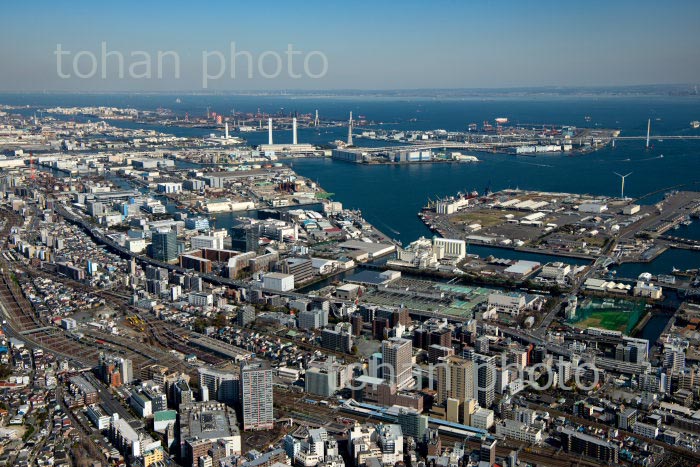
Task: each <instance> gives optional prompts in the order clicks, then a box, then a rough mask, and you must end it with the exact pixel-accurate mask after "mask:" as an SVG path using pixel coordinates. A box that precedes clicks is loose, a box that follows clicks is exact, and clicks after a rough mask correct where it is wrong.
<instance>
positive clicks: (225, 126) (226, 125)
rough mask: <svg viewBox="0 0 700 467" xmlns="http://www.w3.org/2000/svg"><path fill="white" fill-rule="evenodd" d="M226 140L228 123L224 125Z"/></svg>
mask: <svg viewBox="0 0 700 467" xmlns="http://www.w3.org/2000/svg"><path fill="white" fill-rule="evenodd" d="M224 139H228V122H226V124H225V125H224Z"/></svg>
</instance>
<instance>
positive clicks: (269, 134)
mask: <svg viewBox="0 0 700 467" xmlns="http://www.w3.org/2000/svg"><path fill="white" fill-rule="evenodd" d="M267 144H272V119H271V118H268V119H267Z"/></svg>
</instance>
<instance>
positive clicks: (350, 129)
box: [348, 112, 353, 146]
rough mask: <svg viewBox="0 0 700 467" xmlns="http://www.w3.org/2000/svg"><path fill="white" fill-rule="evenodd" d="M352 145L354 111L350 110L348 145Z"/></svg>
mask: <svg viewBox="0 0 700 467" xmlns="http://www.w3.org/2000/svg"><path fill="white" fill-rule="evenodd" d="M352 145H353V144H352V112H350V121H349V122H348V146H352Z"/></svg>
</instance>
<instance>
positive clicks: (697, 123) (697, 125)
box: [690, 120, 700, 128]
mask: <svg viewBox="0 0 700 467" xmlns="http://www.w3.org/2000/svg"><path fill="white" fill-rule="evenodd" d="M690 126H691V127H693V128H700V121H698V120H693V121H692V122H690Z"/></svg>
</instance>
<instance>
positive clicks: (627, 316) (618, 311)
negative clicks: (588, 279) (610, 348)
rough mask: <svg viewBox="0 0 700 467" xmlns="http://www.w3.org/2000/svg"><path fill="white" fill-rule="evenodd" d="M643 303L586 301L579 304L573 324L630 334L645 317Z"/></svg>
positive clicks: (611, 300)
mask: <svg viewBox="0 0 700 467" xmlns="http://www.w3.org/2000/svg"><path fill="white" fill-rule="evenodd" d="M644 310H645V306H644V303H643V302H632V301H628V300H624V299H597V298H594V299H586V300H584V301H583V302H582V303H580V304H579V307H578V309H577V310H576V318H574V319H573V320H572V321H571V324H573V325H574V326H576V327H577V328H581V329H585V328H590V327H593V328H603V329H608V330H611V331H621V332H623V333H625V334H629V333H630V331H632V329H634V326H635V325H636V324H637V323H638V322H639V320H640V319H641V318H642V316H644V312H645V311H644Z"/></svg>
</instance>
